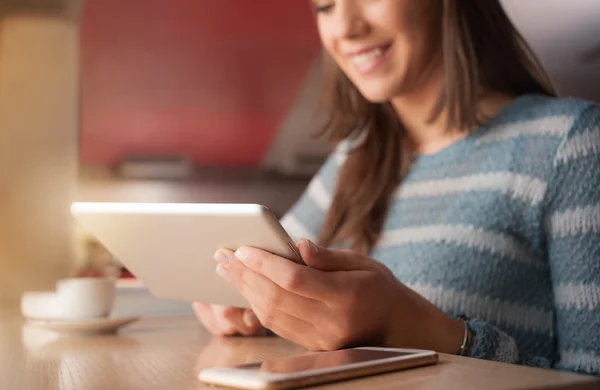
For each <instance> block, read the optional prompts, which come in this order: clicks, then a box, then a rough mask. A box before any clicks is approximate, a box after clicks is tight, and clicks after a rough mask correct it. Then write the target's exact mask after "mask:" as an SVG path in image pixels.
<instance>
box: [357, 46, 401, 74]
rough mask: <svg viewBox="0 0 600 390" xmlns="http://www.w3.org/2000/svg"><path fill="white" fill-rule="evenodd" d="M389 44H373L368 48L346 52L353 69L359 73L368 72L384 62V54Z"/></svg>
mask: <svg viewBox="0 0 600 390" xmlns="http://www.w3.org/2000/svg"><path fill="white" fill-rule="evenodd" d="M391 46H392V45H391V44H385V45H381V46H375V47H371V48H368V49H362V50H357V51H355V52H353V53H351V54H348V56H349V57H350V61H351V62H352V64H353V65H354V67H355V69H356V70H357V71H358V72H360V73H368V72H371V71H373V70H375V68H377V67H379V65H381V64H382V63H383V62H384V59H385V55H386V54H387V53H388V51H389V50H390V48H391Z"/></svg>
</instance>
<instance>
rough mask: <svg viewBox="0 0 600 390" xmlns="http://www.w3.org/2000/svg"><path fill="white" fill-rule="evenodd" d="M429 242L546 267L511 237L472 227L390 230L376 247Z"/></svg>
mask: <svg viewBox="0 0 600 390" xmlns="http://www.w3.org/2000/svg"><path fill="white" fill-rule="evenodd" d="M429 241H434V242H444V243H453V244H456V245H464V246H466V247H468V248H476V249H479V250H482V251H486V252H490V253H494V254H500V255H502V256H504V257H508V258H510V259H513V260H516V261H522V262H524V263H527V264H532V265H535V266H540V267H546V263H545V262H543V261H542V260H540V259H536V258H535V257H534V256H533V255H532V254H531V253H529V251H527V250H526V249H524V248H523V247H522V246H521V244H520V243H519V242H517V241H516V240H515V239H514V238H512V237H510V236H507V235H505V234H502V233H496V232H491V231H486V230H483V229H476V228H474V227H472V226H464V225H430V226H423V227H413V228H404V229H397V230H391V231H388V232H384V233H383V235H382V237H381V240H380V242H379V246H383V247H386V246H400V245H404V244H409V243H420V242H429Z"/></svg>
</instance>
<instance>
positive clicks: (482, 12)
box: [319, 0, 556, 253]
mask: <svg viewBox="0 0 600 390" xmlns="http://www.w3.org/2000/svg"><path fill="white" fill-rule="evenodd" d="M439 4H440V9H439V11H440V12H439V17H438V18H439V26H440V28H439V34H440V37H439V43H440V46H441V52H442V56H443V72H444V81H443V83H444V84H443V87H442V93H441V95H440V97H439V100H438V104H437V105H436V108H435V109H434V112H433V113H432V118H435V117H437V116H439V115H440V113H441V112H442V110H444V109H445V110H446V112H447V113H448V114H447V115H448V122H447V123H448V127H449V128H456V129H472V128H475V127H476V126H477V125H478V124H480V122H481V118H480V117H479V113H478V112H477V110H475V109H474V107H478V101H479V98H480V93H481V91H483V90H485V91H494V92H496V93H501V94H505V95H509V96H519V95H523V94H528V93H534V94H544V95H551V96H555V95H556V93H555V90H554V88H553V87H552V83H551V81H550V79H549V77H548V76H547V74H546V72H545V71H544V69H543V67H542V65H541V63H540V61H539V60H538V59H537V57H536V56H535V54H534V53H533V51H532V50H531V48H530V47H529V46H528V44H527V43H526V42H525V40H524V39H523V37H522V36H521V34H520V33H519V32H518V31H517V30H516V28H515V27H514V26H513V24H512V23H511V21H510V20H509V18H508V17H507V15H506V14H505V12H504V10H503V8H502V5H501V4H500V2H499V0H486V1H481V0H439ZM323 65H324V67H323V70H324V80H323V87H324V91H323V92H324V93H323V97H324V102H323V105H322V108H324V109H325V110H326V113H327V118H328V120H327V122H326V125H325V127H324V129H323V134H325V135H326V136H327V137H328V138H329V139H330V140H333V141H341V140H343V139H348V138H351V137H352V136H353V132H355V131H356V129H357V128H359V129H361V138H362V137H364V138H362V139H361V142H360V145H359V146H358V147H356V148H355V149H354V150H352V151H351V152H350V153H349V155H348V157H347V158H346V160H345V162H344V164H343V166H342V167H341V168H340V172H339V174H338V179H337V184H336V190H335V194H334V197H333V202H332V205H331V207H330V209H329V212H328V215H327V217H326V219H325V223H324V225H323V229H322V230H321V234H320V236H319V243H320V244H321V245H324V246H328V245H331V244H347V245H349V246H350V247H351V248H352V249H354V250H357V251H360V252H362V253H368V252H369V251H370V250H371V249H372V248H373V247H374V246H375V244H376V243H377V241H378V239H379V236H380V235H381V231H382V229H383V225H384V222H385V218H386V214H387V211H388V208H389V204H390V202H391V199H392V196H393V193H394V192H395V190H396V188H397V187H398V185H399V183H400V182H401V180H402V178H403V177H404V176H405V175H406V172H407V171H408V169H409V165H410V158H409V155H410V153H409V152H408V147H407V136H406V132H405V130H404V128H403V126H402V123H401V122H400V121H399V119H398V117H397V115H396V114H395V112H394V110H393V108H392V106H391V105H390V104H389V103H372V102H369V101H367V100H366V99H365V98H364V97H363V96H362V95H361V94H360V92H359V91H358V90H357V88H356V87H355V86H354V85H353V84H352V82H351V81H350V80H349V79H348V78H347V77H346V76H345V75H344V74H343V73H342V72H341V71H340V70H339V68H338V67H337V66H336V65H335V63H334V62H333V60H332V59H331V58H330V57H329V56H328V55H327V54H325V55H324V64H323ZM354 134H356V133H354Z"/></svg>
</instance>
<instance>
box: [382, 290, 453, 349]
mask: <svg viewBox="0 0 600 390" xmlns="http://www.w3.org/2000/svg"><path fill="white" fill-rule="evenodd" d="M403 293H404V294H406V291H403ZM410 293H414V295H415V296H414V298H415V299H414V300H411V301H412V303H411V305H410V307H405V308H404V310H398V311H394V315H393V318H392V321H391V324H390V326H389V328H388V332H387V333H386V337H385V343H384V344H385V345H386V346H388V347H397V348H415V349H428V350H433V351H436V352H440V353H445V354H451V355H456V354H460V351H461V346H462V345H463V341H464V337H465V324H464V322H463V321H461V320H459V319H455V318H452V317H450V316H449V315H447V314H446V313H444V312H443V311H442V310H440V309H439V308H438V307H437V306H435V305H433V304H432V303H431V302H429V301H427V300H426V299H424V298H423V297H421V296H420V295H418V294H416V293H415V292H413V291H412V290H411V291H410V292H409V294H410ZM405 297H406V295H405ZM407 306H408V305H407Z"/></svg>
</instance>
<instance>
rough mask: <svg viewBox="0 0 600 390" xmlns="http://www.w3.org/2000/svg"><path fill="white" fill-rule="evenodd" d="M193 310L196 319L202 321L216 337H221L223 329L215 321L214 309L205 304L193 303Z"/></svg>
mask: <svg viewBox="0 0 600 390" xmlns="http://www.w3.org/2000/svg"><path fill="white" fill-rule="evenodd" d="M192 310H193V311H194V314H196V317H198V319H199V320H200V322H201V323H202V325H204V327H205V328H206V330H208V331H209V332H210V333H212V334H213V335H215V336H220V335H221V329H220V327H219V325H218V324H217V322H216V320H215V315H214V313H213V310H212V307H211V306H210V305H208V304H205V303H199V302H194V303H192Z"/></svg>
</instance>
